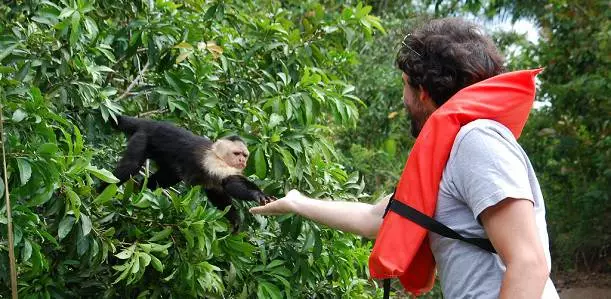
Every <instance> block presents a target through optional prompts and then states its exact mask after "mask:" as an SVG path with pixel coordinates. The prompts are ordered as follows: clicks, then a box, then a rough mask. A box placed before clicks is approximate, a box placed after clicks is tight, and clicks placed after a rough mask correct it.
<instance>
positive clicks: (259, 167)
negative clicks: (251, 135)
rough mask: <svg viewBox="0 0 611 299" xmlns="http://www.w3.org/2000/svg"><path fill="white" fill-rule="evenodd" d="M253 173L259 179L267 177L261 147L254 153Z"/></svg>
mask: <svg viewBox="0 0 611 299" xmlns="http://www.w3.org/2000/svg"><path fill="white" fill-rule="evenodd" d="M255 173H256V175H257V177H259V178H260V179H264V178H265V176H266V175H267V163H266V162H265V153H264V152H263V149H262V148H261V147H259V148H257V150H256V151H255Z"/></svg>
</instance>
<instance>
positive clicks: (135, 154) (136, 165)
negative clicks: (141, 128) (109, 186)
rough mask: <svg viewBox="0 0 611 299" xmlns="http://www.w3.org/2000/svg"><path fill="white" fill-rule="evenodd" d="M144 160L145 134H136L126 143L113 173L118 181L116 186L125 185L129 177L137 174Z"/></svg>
mask: <svg viewBox="0 0 611 299" xmlns="http://www.w3.org/2000/svg"><path fill="white" fill-rule="evenodd" d="M145 160H146V133H144V132H136V133H135V134H134V135H132V136H131V137H130V138H129V140H128V141H127V149H126V150H125V152H124V153H123V157H122V158H121V160H120V161H119V163H118V164H117V167H116V168H115V170H114V171H113V174H114V175H115V177H117V178H118V179H119V183H117V185H120V184H123V183H125V182H126V181H127V180H129V178H130V177H131V176H134V175H136V174H138V170H140V167H141V166H142V164H143V163H144V161H145Z"/></svg>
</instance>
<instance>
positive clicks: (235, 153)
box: [212, 136, 250, 170]
mask: <svg viewBox="0 0 611 299" xmlns="http://www.w3.org/2000/svg"><path fill="white" fill-rule="evenodd" d="M212 151H214V153H215V154H216V156H217V157H219V158H221V159H222V160H223V161H225V163H227V165H229V166H231V167H234V168H237V169H240V170H243V169H244V168H246V162H247V161H248V155H250V153H249V152H248V148H247V147H246V143H245V142H244V140H242V138H240V137H238V136H230V137H225V138H222V139H219V140H217V141H216V142H215V143H214V145H212Z"/></svg>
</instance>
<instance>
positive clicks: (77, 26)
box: [70, 11, 81, 47]
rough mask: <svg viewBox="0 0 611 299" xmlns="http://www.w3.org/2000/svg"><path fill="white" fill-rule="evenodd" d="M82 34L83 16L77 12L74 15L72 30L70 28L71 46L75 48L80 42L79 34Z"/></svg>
mask: <svg viewBox="0 0 611 299" xmlns="http://www.w3.org/2000/svg"><path fill="white" fill-rule="evenodd" d="M80 33H81V14H80V13H79V12H78V11H75V12H74V13H73V14H72V21H71V28H70V46H71V47H74V46H75V44H76V42H77V41H78V38H79V34H80Z"/></svg>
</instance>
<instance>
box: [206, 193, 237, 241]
mask: <svg viewBox="0 0 611 299" xmlns="http://www.w3.org/2000/svg"><path fill="white" fill-rule="evenodd" d="M205 191H206V195H208V201H210V202H211V203H212V204H213V205H214V206H215V207H217V208H218V209H219V210H224V209H225V208H226V207H227V206H230V205H231V197H229V196H227V195H226V194H225V193H223V192H221V191H217V190H214V189H205ZM225 217H227V220H229V222H230V223H231V225H232V226H233V231H234V232H237V231H238V229H239V226H240V218H239V217H238V213H237V212H236V210H235V207H233V206H232V207H231V208H230V209H229V211H227V214H225Z"/></svg>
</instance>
